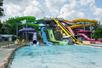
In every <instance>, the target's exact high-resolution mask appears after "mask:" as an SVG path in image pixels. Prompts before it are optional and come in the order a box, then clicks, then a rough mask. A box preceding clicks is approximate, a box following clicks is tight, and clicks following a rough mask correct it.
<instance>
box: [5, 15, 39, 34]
mask: <svg viewBox="0 0 102 68" xmlns="http://www.w3.org/2000/svg"><path fill="white" fill-rule="evenodd" d="M24 20H26V24H22V21H24ZM34 22H36V18H35V17H33V16H23V17H13V18H9V19H8V20H6V24H7V25H8V27H9V28H8V29H9V32H10V33H11V34H16V33H17V31H18V30H19V29H21V28H23V27H25V26H26V25H27V26H28V27H33V28H35V29H38V24H34Z"/></svg>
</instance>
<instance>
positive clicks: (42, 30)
mask: <svg viewBox="0 0 102 68" xmlns="http://www.w3.org/2000/svg"><path fill="white" fill-rule="evenodd" d="M44 30H45V27H42V28H41V33H42V39H43V42H44V43H45V44H46V45H48V46H49V45H52V43H51V42H49V41H48V39H47V36H46V33H45V31H44Z"/></svg>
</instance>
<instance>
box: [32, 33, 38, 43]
mask: <svg viewBox="0 0 102 68" xmlns="http://www.w3.org/2000/svg"><path fill="white" fill-rule="evenodd" d="M33 44H37V32H34V33H33Z"/></svg>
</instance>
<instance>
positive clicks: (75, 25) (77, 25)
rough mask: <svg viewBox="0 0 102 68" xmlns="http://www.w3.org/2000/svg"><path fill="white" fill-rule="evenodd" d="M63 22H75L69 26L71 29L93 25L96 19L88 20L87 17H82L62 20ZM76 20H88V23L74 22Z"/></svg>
mask: <svg viewBox="0 0 102 68" xmlns="http://www.w3.org/2000/svg"><path fill="white" fill-rule="evenodd" d="M64 22H68V23H75V24H73V25H72V26H70V28H72V29H74V28H79V27H88V26H94V25H96V24H97V21H96V20H89V19H84V18H78V19H74V20H72V21H69V20H64ZM77 22H89V24H76V23H77Z"/></svg>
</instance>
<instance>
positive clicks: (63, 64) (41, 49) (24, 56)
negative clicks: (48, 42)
mask: <svg viewBox="0 0 102 68" xmlns="http://www.w3.org/2000/svg"><path fill="white" fill-rule="evenodd" d="M9 66H10V68H102V49H101V48H93V47H87V46H38V47H34V46H26V47H22V48H20V49H18V50H17V51H16V52H15V56H14V59H13V61H12V63H11V64H10V65H9Z"/></svg>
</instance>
